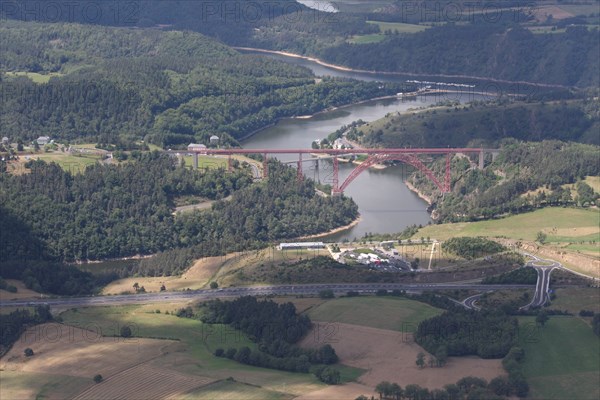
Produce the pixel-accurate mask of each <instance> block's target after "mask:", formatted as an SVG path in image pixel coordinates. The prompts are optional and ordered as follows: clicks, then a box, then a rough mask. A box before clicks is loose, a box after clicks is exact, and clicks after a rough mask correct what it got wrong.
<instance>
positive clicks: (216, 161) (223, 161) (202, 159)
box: [183, 156, 227, 168]
mask: <svg viewBox="0 0 600 400" xmlns="http://www.w3.org/2000/svg"><path fill="white" fill-rule="evenodd" d="M183 160H184V162H185V166H186V167H188V168H192V167H193V166H194V157H192V156H183ZM198 168H227V158H224V157H213V156H198Z"/></svg>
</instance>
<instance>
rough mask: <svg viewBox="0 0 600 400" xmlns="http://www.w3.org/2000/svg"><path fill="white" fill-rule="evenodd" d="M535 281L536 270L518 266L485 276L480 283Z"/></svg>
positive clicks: (526, 282)
mask: <svg viewBox="0 0 600 400" xmlns="http://www.w3.org/2000/svg"><path fill="white" fill-rule="evenodd" d="M536 282H537V271H536V270H535V269H534V268H531V267H523V268H518V269H515V270H512V271H509V272H505V273H503V274H500V275H496V276H487V277H485V278H483V280H482V281H481V283H483V284H490V285H496V284H501V285H505V284H506V285H508V284H523V285H534V284H535V283H536Z"/></svg>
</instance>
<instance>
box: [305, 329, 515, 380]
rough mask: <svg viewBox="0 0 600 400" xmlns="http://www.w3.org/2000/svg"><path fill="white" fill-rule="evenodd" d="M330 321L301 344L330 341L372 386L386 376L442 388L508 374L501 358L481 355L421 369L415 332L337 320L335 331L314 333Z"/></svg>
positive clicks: (457, 358) (452, 359) (386, 377)
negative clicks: (462, 380)
mask: <svg viewBox="0 0 600 400" xmlns="http://www.w3.org/2000/svg"><path fill="white" fill-rule="evenodd" d="M331 325H332V324H331V323H322V322H320V323H315V327H314V328H313V332H311V333H309V334H308V335H307V337H306V338H305V339H304V340H303V341H302V342H301V345H302V346H305V347H311V346H315V345H317V346H320V345H323V344H325V343H329V344H331V345H332V346H333V347H334V348H335V351H336V352H337V354H338V356H339V357H340V362H341V363H342V364H345V365H349V366H352V367H357V368H362V369H366V370H367V372H366V373H365V374H363V375H362V376H361V377H360V378H359V379H358V383H360V384H363V385H367V386H369V387H371V388H374V387H375V385H377V384H378V383H379V382H381V381H384V380H385V381H390V382H396V383H398V384H399V385H400V386H406V385H408V384H411V383H413V384H418V385H421V386H423V387H427V388H429V389H439V388H442V387H443V386H444V385H446V384H449V383H455V382H456V381H457V380H459V379H460V378H463V377H465V376H477V377H480V378H484V379H487V380H488V381H489V380H490V379H492V378H495V377H496V376H499V375H504V374H505V372H504V369H503V368H502V363H501V360H484V359H481V358H479V357H449V358H448V363H447V364H446V365H445V366H444V367H442V368H430V367H425V368H423V369H419V368H418V367H417V365H416V364H415V360H416V358H417V354H418V353H419V352H421V351H422V352H424V353H425V354H427V352H426V351H424V350H423V349H422V348H421V347H420V346H419V345H418V344H416V343H415V342H414V340H413V336H412V334H410V333H402V332H394V331H389V330H384V329H376V328H370V327H365V326H358V325H351V324H343V323H335V325H337V328H336V329H335V332H337V333H336V335H319V334H318V333H315V331H317V332H330V331H331ZM315 334H316V335H317V336H318V337H319V338H320V339H321V340H320V341H319V342H318V343H316V342H315V340H314V338H315ZM426 359H427V357H426Z"/></svg>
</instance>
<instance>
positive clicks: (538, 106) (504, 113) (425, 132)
mask: <svg viewBox="0 0 600 400" xmlns="http://www.w3.org/2000/svg"><path fill="white" fill-rule="evenodd" d="M596 96H597V93H590V94H589V97H587V98H585V99H579V100H570V101H555V102H548V103H544V102H535V103H526V102H520V101H509V100H508V99H499V100H496V101H490V102H472V103H469V104H467V105H459V104H455V105H454V106H445V107H442V108H440V109H435V108H434V109H431V110H424V111H421V112H413V113H406V114H404V113H403V114H402V115H397V114H391V115H389V116H387V117H386V118H384V119H381V120H379V121H376V122H371V123H369V124H362V125H360V126H358V127H353V128H350V129H348V138H349V139H354V140H357V141H359V142H361V143H363V144H365V145H366V146H369V147H378V146H383V147H405V146H412V147H442V146H443V147H445V146H450V147H461V146H473V147H492V148H493V147H496V146H498V145H499V144H500V143H501V141H502V140H504V139H506V138H514V139H519V140H523V141H540V140H544V139H556V140H562V141H565V142H568V141H573V142H581V143H589V144H596V145H600V137H599V136H598V131H599V130H600V112H599V111H598V110H599V107H598V106H599V102H598V98H597V97H596ZM449 97H450V98H451V97H452V94H449Z"/></svg>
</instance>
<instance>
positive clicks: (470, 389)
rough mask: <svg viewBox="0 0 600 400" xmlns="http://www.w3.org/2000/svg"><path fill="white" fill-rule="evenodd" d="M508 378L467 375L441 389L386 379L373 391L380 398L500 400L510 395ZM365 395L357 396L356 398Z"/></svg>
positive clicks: (408, 399) (388, 399)
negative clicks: (403, 384)
mask: <svg viewBox="0 0 600 400" xmlns="http://www.w3.org/2000/svg"><path fill="white" fill-rule="evenodd" d="M511 389H512V387H511V386H510V383H509V382H508V379H507V378H505V377H503V376H499V377H496V378H494V379H492V380H491V381H489V382H487V381H486V380H485V379H482V378H478V377H474V376H467V377H464V378H461V379H459V380H458V381H457V382H456V383H451V384H448V385H444V387H443V388H442V389H433V390H429V389H427V388H424V387H421V386H420V385H416V384H409V385H406V386H405V387H404V388H402V387H401V386H400V385H398V384H397V383H391V382H388V381H382V382H379V383H378V384H377V385H376V386H375V391H376V392H377V393H379V398H380V399H386V400H401V399H407V400H463V399H468V400H502V399H505V398H506V397H507V396H510V395H511V394H512V393H513V391H511ZM359 399H360V400H364V399H366V397H364V396H362V397H358V398H357V400H359Z"/></svg>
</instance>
